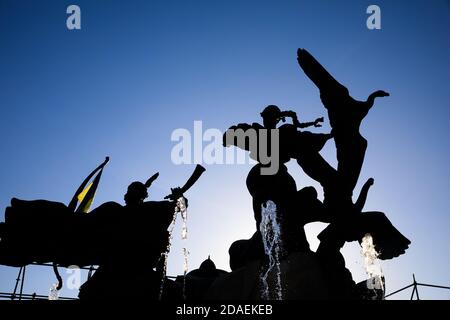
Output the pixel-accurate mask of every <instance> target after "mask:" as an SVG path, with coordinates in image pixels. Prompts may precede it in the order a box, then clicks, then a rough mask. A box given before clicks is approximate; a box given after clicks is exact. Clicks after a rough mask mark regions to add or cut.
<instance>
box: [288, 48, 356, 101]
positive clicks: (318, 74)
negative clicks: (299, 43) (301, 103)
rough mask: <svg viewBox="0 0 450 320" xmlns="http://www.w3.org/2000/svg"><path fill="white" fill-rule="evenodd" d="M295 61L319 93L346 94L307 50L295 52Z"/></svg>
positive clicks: (345, 89)
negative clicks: (340, 92)
mask: <svg viewBox="0 0 450 320" xmlns="http://www.w3.org/2000/svg"><path fill="white" fill-rule="evenodd" d="M297 61H298V63H299V65H300V67H301V68H302V70H303V72H305V74H306V75H307V76H308V78H309V79H311V81H312V82H314V84H315V85H316V86H317V88H319V90H320V91H321V92H326V91H334V92H335V91H345V92H347V93H348V89H347V88H346V87H345V86H343V85H342V84H340V83H339V82H338V81H337V80H336V79H335V78H333V76H332V75H331V74H330V73H329V72H328V71H327V70H326V69H325V68H324V67H323V66H322V65H321V64H320V63H319V62H318V61H317V60H316V59H315V58H314V57H313V56H312V55H311V54H310V53H309V52H308V51H307V50H305V49H298V50H297Z"/></svg>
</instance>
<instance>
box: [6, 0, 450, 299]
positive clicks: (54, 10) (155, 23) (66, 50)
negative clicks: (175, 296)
mask: <svg viewBox="0 0 450 320" xmlns="http://www.w3.org/2000/svg"><path fill="white" fill-rule="evenodd" d="M70 4H77V5H79V6H80V7H81V11H82V30H79V31H69V30H67V28H66V17H67V15H66V13H65V12H66V8H67V6H68V5H70ZM370 4H377V5H379V6H380V7H381V10H382V30H376V31H370V30H368V29H367V28H366V19H367V17H368V15H367V14H366V8H367V6H368V5H370ZM449 30H450V2H449V1H443V0H433V1H425V0H421V1H407V2H406V1H404V2H402V1H375V2H372V1H345V2H344V3H343V2H338V1H274V0H273V1H265V0H257V1H256V0H254V1H237V0H231V1H167V0H165V1H153V0H152V1H113V0H109V1H82V0H77V1H58V2H57V1H49V0H46V1H22V0H20V1H19V0H1V1H0V46H1V47H0V88H1V89H0V134H1V136H2V139H1V141H0V150H2V157H1V166H0V176H1V182H0V207H1V208H5V207H6V206H7V205H8V204H9V200H10V198H11V197H18V198H24V199H38V198H43V199H51V200H55V201H61V202H64V203H68V202H69V201H70V199H71V197H72V195H73V193H74V191H75V190H76V188H77V187H78V185H79V183H80V182H81V180H82V179H83V178H84V177H85V176H86V174H87V173H88V172H89V171H90V170H92V168H93V167H95V166H96V165H97V164H98V163H99V162H101V161H102V160H103V158H104V157H105V156H106V155H109V156H110V157H111V162H110V164H109V165H108V166H107V168H106V170H105V172H104V175H103V178H102V181H101V184H100V187H99V190H98V192H97V197H96V201H95V204H94V205H98V204H100V203H102V202H105V201H110V200H114V201H118V202H122V199H123V194H124V192H125V190H126V187H127V185H128V184H129V183H130V182H131V181H134V180H141V181H144V180H145V179H146V178H148V177H149V176H150V175H151V174H153V173H154V172H155V171H159V172H160V178H159V179H158V180H157V181H156V182H155V184H154V187H152V189H151V191H150V196H151V198H153V199H161V198H162V197H163V196H164V195H166V194H167V193H168V191H169V188H170V187H173V186H177V185H179V184H182V183H183V182H184V180H185V179H186V178H187V177H188V176H189V174H190V172H191V171H192V169H193V167H194V166H193V165H191V166H189V165H186V166H176V165H174V164H172V162H171V159H170V151H171V148H172V147H173V146H174V143H173V142H171V140H170V136H171V133H172V131H173V130H174V129H176V128H186V129H189V130H192V128H193V121H194V120H202V121H203V126H204V127H205V128H219V129H225V128H227V127H228V126H230V125H231V124H234V123H237V122H253V121H259V112H260V111H261V110H262V108H263V107H265V106H266V105H268V104H278V105H279V106H281V107H282V108H290V109H293V110H295V111H297V112H298V113H299V115H300V117H301V118H302V119H305V120H309V119H314V118H316V117H318V116H322V115H325V111H324V109H323V107H322V105H321V103H320V100H319V95H318V91H317V89H316V88H315V86H314V85H313V84H312V83H311V82H310V80H309V79H308V78H306V76H305V75H304V74H303V73H302V72H301V70H300V69H299V67H298V65H297V61H296V49H297V48H298V47H302V48H306V49H308V50H309V51H310V52H311V53H312V54H313V55H315V56H316V57H317V59H318V60H319V61H321V62H322V63H323V64H324V65H325V66H326V68H328V69H329V70H330V72H332V73H333V75H334V76H335V77H336V78H337V79H339V81H341V82H342V83H343V84H345V85H346V86H348V88H349V89H350V91H351V93H352V95H353V96H354V97H355V98H360V99H365V98H366V96H367V95H368V94H369V93H370V92H372V91H373V90H375V89H384V90H386V91H389V92H390V93H391V97H389V98H386V99H383V100H380V101H378V103H377V105H376V106H375V108H374V109H373V110H372V111H371V113H370V114H369V116H368V117H367V118H366V120H365V121H364V124H363V126H362V132H363V135H364V136H365V137H366V138H367V139H368V141H369V148H368V152H367V155H366V162H365V165H364V168H363V171H362V174H361V179H360V181H361V183H360V184H359V186H361V184H362V182H364V181H365V180H366V178H368V177H374V178H375V186H374V187H373V189H372V190H371V193H370V195H369V199H368V202H367V205H366V209H367V210H380V211H384V212H386V214H387V215H388V217H389V218H390V219H391V221H392V222H393V224H394V225H395V226H396V227H397V228H398V229H399V230H401V232H402V233H404V234H405V235H406V236H407V237H409V238H410V239H411V240H412V245H411V248H410V249H409V250H408V251H407V254H406V255H404V256H402V257H400V258H397V259H395V260H393V261H387V262H383V264H382V265H383V269H384V272H385V275H386V281H387V291H388V292H390V291H393V290H395V289H398V288H400V287H402V286H405V285H407V284H409V283H411V282H412V279H411V278H412V273H415V274H416V277H417V279H418V280H419V281H420V282H425V283H435V284H442V285H450V275H449V273H448V266H449V264H450V257H449V243H450V232H449V230H448V228H449V227H450V225H449V221H450V219H449V213H450V204H449V202H448V190H449V189H450V188H449V181H450V175H449V172H450V171H449V169H448V164H449V163H450V153H449V145H448V137H449V133H450V129H449V126H448V121H449V118H450V117H449V115H450V111H449V100H450V90H449V82H450V61H449V56H450V42H449V39H450V37H449ZM318 131H320V132H327V131H329V127H328V125H325V126H324V128H322V129H320V130H318ZM323 154H324V156H325V157H326V158H327V159H329V160H330V162H333V163H335V160H334V159H335V153H334V146H333V145H332V144H329V145H327V146H326V148H325V149H324V151H323ZM249 168H250V166H249V165H214V166H208V167H207V173H206V174H205V175H204V176H203V177H202V178H201V180H200V181H199V182H198V184H197V185H196V186H195V188H194V189H193V190H192V191H190V192H189V194H188V197H189V203H190V207H189V221H188V223H189V239H188V241H187V246H188V248H189V251H190V267H191V268H196V267H197V266H198V265H199V264H200V262H201V261H202V260H204V259H205V258H206V257H207V256H208V255H209V254H211V258H212V259H213V260H214V261H215V262H216V264H217V266H218V267H220V268H223V269H227V270H228V269H229V268H228V253H227V251H228V247H229V245H230V244H231V243H232V242H233V241H235V240H237V239H241V238H248V237H250V236H251V235H252V233H253V232H254V221H253V213H252V207H251V198H250V195H249V194H248V192H247V190H246V187H245V178H246V175H247V172H248V170H249ZM289 168H290V171H291V173H292V174H293V175H294V177H295V178H296V180H297V184H298V186H299V187H301V186H305V185H315V186H316V184H315V183H314V182H312V181H311V180H310V179H309V178H307V177H306V176H305V175H304V174H303V173H302V172H301V170H300V169H299V168H298V166H297V165H296V164H295V163H293V164H290V165H289ZM0 219H1V220H3V210H2V212H1V213H0ZM323 227H324V225H323V224H320V223H316V224H312V225H308V226H307V228H306V229H307V232H308V238H309V240H310V242H311V246H312V248H316V247H317V244H318V243H317V240H316V238H315V237H316V235H317V234H318V232H320V230H321V229H322V228H323ZM180 229H181V227H180V226H179V225H178V226H177V228H176V230H177V231H176V232H177V234H176V236H175V239H174V246H173V249H172V254H171V255H170V259H169V274H171V275H175V274H181V273H182V268H183V262H182V253H181V248H182V246H183V244H181V241H180V240H179V238H180V237H179V233H180ZM58 236H59V235H57V234H56V235H55V238H58ZM359 251H360V249H359V247H358V245H357V244H349V245H347V246H346V247H345V248H344V254H345V256H346V258H347V266H348V267H349V269H350V270H351V271H352V272H353V275H354V278H355V280H357V281H360V280H362V279H364V278H365V275H364V269H363V266H362V259H361V257H360V253H359ZM17 271H18V269H14V268H7V267H0V291H11V290H12V289H13V287H14V280H15V276H16V274H17ZM27 274H28V279H27V282H26V285H25V291H27V292H38V293H42V294H47V293H48V289H49V287H50V285H51V283H53V282H54V276H53V273H52V271H51V269H48V270H46V269H42V268H39V267H30V268H28V271H27ZM420 293H421V297H423V298H429V299H438V298H439V299H449V298H450V292H445V291H439V290H437V289H420ZM62 294H63V295H66V296H67V295H69V296H75V295H76V294H77V292H76V291H74V290H72V291H70V290H67V289H64V290H63V292H62ZM408 297H409V292H408V293H407V294H403V295H398V296H397V298H408Z"/></svg>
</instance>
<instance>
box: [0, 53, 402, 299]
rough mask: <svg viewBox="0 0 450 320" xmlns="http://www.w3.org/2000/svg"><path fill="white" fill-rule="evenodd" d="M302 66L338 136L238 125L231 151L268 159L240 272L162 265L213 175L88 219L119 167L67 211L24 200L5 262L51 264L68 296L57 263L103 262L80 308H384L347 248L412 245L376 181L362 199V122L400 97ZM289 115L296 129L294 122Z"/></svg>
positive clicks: (131, 190)
mask: <svg viewBox="0 0 450 320" xmlns="http://www.w3.org/2000/svg"><path fill="white" fill-rule="evenodd" d="M297 59H298V63H299V66H300V68H301V70H302V71H303V72H304V74H305V75H306V76H307V77H308V78H309V79H310V80H311V81H312V82H313V83H314V84H315V85H316V86H317V88H318V89H319V93H320V99H321V101H322V104H323V105H324V107H325V110H326V111H327V114H328V119H329V122H330V126H331V128H332V130H331V132H329V133H314V132H310V131H305V130H304V129H305V128H308V127H314V128H318V127H321V123H323V122H324V121H325V119H324V118H323V117H319V118H317V119H315V120H314V121H311V122H300V121H299V117H298V116H297V113H296V112H294V111H291V110H287V111H282V110H281V109H280V108H279V107H278V106H276V105H268V106H267V107H266V108H264V110H262V112H261V114H260V115H261V117H262V124H259V123H252V124H247V123H239V124H237V125H233V126H231V127H230V128H229V129H228V130H227V131H226V132H225V134H224V137H223V139H224V140H223V142H224V147H231V146H236V147H238V148H241V149H243V150H246V151H249V153H250V157H251V158H252V159H254V160H256V161H257V164H256V165H255V166H254V167H253V168H252V169H251V170H250V172H249V173H248V176H247V178H246V181H245V183H246V186H247V189H248V191H249V193H250V196H251V197H252V202H253V216H254V218H255V224H256V230H255V232H254V234H253V235H252V236H251V238H250V239H241V240H236V241H235V242H233V244H232V245H231V246H230V248H229V252H228V253H229V257H230V269H231V272H230V273H227V272H225V271H223V270H218V269H217V268H216V267H215V264H214V263H213V262H212V260H210V259H209V258H208V259H207V260H205V261H204V262H203V263H202V265H201V266H200V268H199V269H197V270H194V271H192V272H190V273H188V274H186V275H185V276H183V277H181V278H180V277H178V278H177V279H176V281H172V280H169V279H166V278H165V272H163V271H162V270H163V269H164V270H165V266H162V265H161V263H162V262H161V257H163V256H164V253H165V252H166V250H167V248H168V246H169V245H170V242H169V241H170V240H169V237H170V235H169V232H168V228H169V225H171V223H172V221H173V219H174V214H175V215H176V212H177V208H178V207H177V206H179V203H178V200H179V199H180V198H182V197H184V194H185V193H186V192H187V190H188V189H190V188H191V187H192V186H193V185H194V183H195V182H196V181H197V180H198V178H199V177H200V176H201V175H202V173H203V172H204V171H205V169H204V168H203V167H201V166H197V167H196V169H195V171H194V173H193V174H192V176H191V177H190V178H189V180H188V181H187V182H186V184H185V185H184V186H183V187H181V188H179V187H178V188H173V189H171V193H170V194H169V195H168V196H167V197H166V198H165V200H162V201H146V199H147V197H148V189H149V188H150V187H151V185H152V183H153V182H154V181H155V180H156V179H157V178H158V175H159V173H156V174H154V175H153V176H152V177H151V178H149V179H148V180H147V181H146V182H145V183H142V182H139V181H135V182H132V183H131V184H130V185H129V186H128V189H127V192H126V194H125V196H124V200H125V205H124V206H123V205H121V204H119V203H116V202H107V203H104V204H102V205H100V206H98V207H97V208H95V209H94V210H92V211H91V212H90V213H89V214H84V213H86V212H88V211H89V208H90V206H91V204H92V201H93V198H94V195H95V192H96V189H97V187H98V185H99V181H100V178H101V174H102V171H103V168H104V167H105V165H106V164H107V162H108V160H109V158H107V159H106V160H105V162H103V163H102V164H100V165H99V166H98V167H97V168H96V169H95V170H94V171H92V172H91V173H90V174H89V175H88V177H87V178H86V179H85V180H84V181H83V183H82V184H81V185H80V187H79V188H78V190H77V192H76V193H75V195H74V197H73V199H72V200H71V201H70V203H69V205H67V206H66V205H65V204H63V203H59V202H52V201H47V200H34V201H25V200H19V199H16V198H13V199H12V200H11V206H10V207H8V208H6V212H5V222H4V223H0V238H1V241H0V264H3V265H7V266H14V267H23V266H26V265H28V264H30V263H34V262H37V263H44V262H50V263H52V264H53V267H54V270H55V273H56V276H57V279H58V284H59V286H58V288H60V287H61V285H62V280H61V277H60V276H59V273H58V270H57V267H58V266H61V267H68V266H70V265H77V266H92V265H98V266H99V267H98V270H97V271H96V272H95V273H94V275H93V276H92V277H91V278H90V279H89V280H88V281H87V282H86V283H84V284H83V285H82V287H81V289H80V294H79V297H80V299H86V300H89V299H92V300H93V299H116V298H123V299H128V298H132V297H133V296H145V297H148V298H149V299H151V300H156V299H158V298H163V299H167V300H180V299H183V298H185V299H187V300H191V301H192V300H201V299H225V300H226V299H247V300H259V299H367V298H368V297H371V298H373V297H375V298H377V299H382V298H383V294H382V293H381V294H380V292H382V291H383V290H382V289H383V288H381V289H380V288H377V289H376V290H378V291H377V292H376V294H375V295H370V294H368V290H369V291H370V290H371V288H368V287H365V286H364V285H362V284H361V283H360V284H356V283H355V282H354V281H353V278H352V275H351V273H350V271H349V270H348V269H347V268H346V267H345V259H344V257H343V256H342V254H341V253H340V249H341V248H342V247H343V246H344V244H345V243H346V242H352V241H359V242H360V243H362V242H363V241H364V239H365V237H368V236H370V239H371V241H372V240H373V245H374V248H375V250H376V252H377V257H378V258H380V259H392V258H395V257H397V256H399V255H401V254H403V253H405V251H406V249H407V248H408V246H409V245H410V241H409V240H408V239H407V238H406V237H405V236H403V235H402V234H401V233H400V232H399V231H398V230H397V229H396V228H395V227H394V226H393V225H392V224H391V222H390V221H389V219H388V218H387V216H386V215H385V214H384V213H383V212H365V211H364V205H365V202H366V199H367V197H368V194H369V189H370V188H371V187H372V186H373V185H374V182H375V180H374V179H373V178H370V179H368V180H367V181H366V182H365V184H364V185H363V187H362V189H361V190H360V192H359V195H358V196H357V197H356V199H355V197H354V192H355V187H356V185H357V183H358V180H359V176H360V173H361V169H362V166H363V163H364V158H365V153H366V149H367V140H366V139H365V138H364V137H363V136H362V135H361V133H360V125H361V122H362V120H363V119H364V118H365V117H366V116H367V115H368V113H369V111H370V109H371V108H372V107H373V106H374V103H375V99H376V98H380V97H387V96H389V94H388V93H386V92H385V91H382V90H378V91H375V92H373V93H372V94H370V95H369V96H368V98H367V100H366V101H358V100H355V99H354V98H352V97H351V96H350V93H349V90H348V89H347V88H346V87H345V86H343V85H342V84H340V83H339V82H338V81H337V80H335V79H334V78H333V76H331V74H330V73H329V72H328V71H327V70H326V69H325V68H324V67H323V66H322V65H321V64H320V63H319V62H318V61H317V60H316V59H315V58H314V57H313V56H312V55H311V54H310V53H309V52H308V51H306V50H304V49H299V50H298V52H297ZM286 118H290V119H291V123H286ZM237 130H240V132H242V133H244V135H245V134H246V133H255V137H256V140H254V141H251V140H250V139H247V138H245V139H243V140H239V139H237V138H236V137H234V138H232V139H230V134H232V133H233V132H236V131H237ZM272 138H274V139H272ZM275 138H276V139H275ZM330 140H334V143H335V146H336V159H337V167H336V168H334V167H333V166H332V165H330V164H329V162H328V161H327V160H326V159H324V157H323V156H322V155H321V154H320V151H321V150H322V148H323V147H324V145H325V144H326V143H327V142H328V141H330ZM264 142H265V143H266V145H264ZM263 146H265V148H266V149H267V150H265V151H268V154H270V155H276V156H277V159H279V166H278V168H277V170H276V172H275V173H274V174H264V170H263V169H264V168H267V167H269V166H270V165H271V163H267V162H265V159H263V158H262V157H261V152H262V151H263V150H262V149H263ZM291 160H295V161H296V162H297V163H298V165H299V166H300V168H301V169H302V170H303V171H304V173H305V174H306V175H308V176H309V177H311V178H312V179H313V180H315V181H317V182H318V183H319V184H320V185H321V187H322V189H323V195H324V196H323V200H320V199H319V198H318V192H317V190H316V189H315V188H314V187H312V186H302V187H300V188H298V186H297V183H296V181H295V180H294V178H293V177H292V176H291V174H290V173H289V171H288V168H287V166H286V163H287V162H289V161H291ZM94 176H95V177H94ZM90 181H92V182H91V183H89V182H90ZM186 204H187V201H186ZM317 221H320V222H324V223H328V226H327V227H326V228H325V229H324V230H323V231H322V232H321V233H320V234H319V236H318V239H319V240H320V244H319V247H318V249H317V250H316V252H313V251H311V249H310V246H309V243H308V241H307V238H306V234H305V231H304V226H305V225H306V224H308V223H311V222H317ZM161 279H162V280H163V283H164V292H162V291H161ZM164 280H165V281H164ZM380 281H382V282H384V278H383V279H382V280H381V279H380ZM380 290H381V291H380Z"/></svg>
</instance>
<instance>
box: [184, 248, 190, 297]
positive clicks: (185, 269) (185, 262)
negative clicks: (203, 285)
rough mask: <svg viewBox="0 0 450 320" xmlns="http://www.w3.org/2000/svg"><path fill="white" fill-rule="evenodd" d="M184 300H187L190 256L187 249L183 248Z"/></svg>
mask: <svg viewBox="0 0 450 320" xmlns="http://www.w3.org/2000/svg"><path fill="white" fill-rule="evenodd" d="M183 256H184V260H183V299H184V300H186V274H187V273H188V271H189V265H188V256H189V251H187V249H186V248H183Z"/></svg>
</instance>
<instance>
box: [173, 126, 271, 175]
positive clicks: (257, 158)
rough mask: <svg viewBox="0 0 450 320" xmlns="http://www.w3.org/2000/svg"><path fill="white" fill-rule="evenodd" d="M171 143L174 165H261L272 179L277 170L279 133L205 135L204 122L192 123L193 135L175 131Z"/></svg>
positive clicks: (237, 131)
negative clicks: (172, 144) (172, 143)
mask: <svg viewBox="0 0 450 320" xmlns="http://www.w3.org/2000/svg"><path fill="white" fill-rule="evenodd" d="M171 141H173V142H177V143H176V144H175V145H174V146H173V147H172V151H171V160H172V162H173V163H174V164H177V165H179V164H194V163H198V164H206V165H212V164H218V165H222V164H227V165H235V164H256V163H261V164H262V166H261V174H262V175H274V174H276V173H277V172H278V169H279V166H280V155H279V131H278V129H265V128H253V127H249V128H246V129H245V130H244V129H242V128H236V129H232V128H230V129H228V130H227V131H226V132H225V133H224V132H222V131H221V130H219V129H216V128H209V129H207V130H205V131H204V130H203V122H202V121H194V127H193V134H191V132H190V131H189V130H188V129H185V128H179V129H175V130H174V131H173V132H172V135H171ZM231 146H236V147H237V148H234V147H231ZM244 150H245V151H244Z"/></svg>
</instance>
